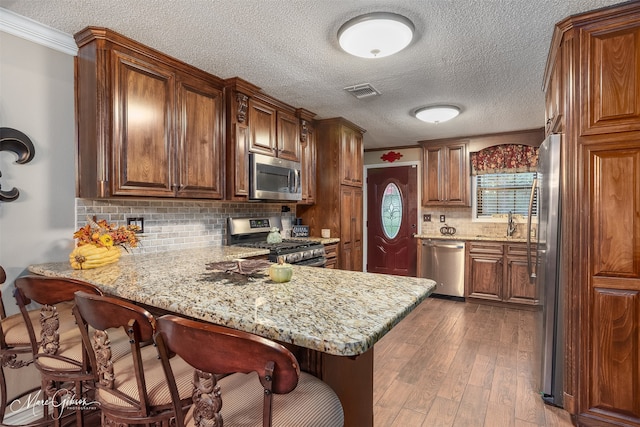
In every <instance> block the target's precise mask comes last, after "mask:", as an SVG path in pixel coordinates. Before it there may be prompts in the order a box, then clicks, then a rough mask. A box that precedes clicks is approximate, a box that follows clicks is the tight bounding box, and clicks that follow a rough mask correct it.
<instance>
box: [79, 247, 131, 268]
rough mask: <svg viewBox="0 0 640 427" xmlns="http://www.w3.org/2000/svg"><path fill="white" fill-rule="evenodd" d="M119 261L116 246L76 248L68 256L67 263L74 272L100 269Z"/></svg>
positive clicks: (118, 249) (118, 252)
mask: <svg viewBox="0 0 640 427" xmlns="http://www.w3.org/2000/svg"><path fill="white" fill-rule="evenodd" d="M119 259H120V248H119V247H118V246H107V247H99V246H95V245H90V244H89V245H82V246H78V247H77V248H75V249H74V250H73V252H71V254H69V262H70V263H71V267H72V268H73V269H74V270H88V269H90V268H97V267H102V266H103V265H107V264H111V263H114V262H116V261H118V260H119Z"/></svg>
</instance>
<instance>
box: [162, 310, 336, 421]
mask: <svg viewBox="0 0 640 427" xmlns="http://www.w3.org/2000/svg"><path fill="white" fill-rule="evenodd" d="M156 344H157V345H158V351H159V353H160V356H161V359H162V362H163V365H164V368H165V372H166V375H167V379H168V381H169V384H170V386H171V389H172V394H173V395H174V396H177V394H178V392H177V387H176V382H175V381H174V380H173V377H174V375H175V373H174V372H172V371H173V367H172V366H171V364H170V363H169V361H170V360H171V359H172V357H176V356H174V355H177V356H181V357H182V358H183V359H184V360H185V361H186V362H187V363H189V364H190V365H191V366H193V368H194V373H193V406H192V407H191V409H190V410H189V412H188V413H187V415H186V417H184V418H183V417H182V415H181V413H180V411H178V410H176V411H175V412H176V415H177V418H176V426H177V427H183V426H185V425H187V426H203V425H222V424H223V423H224V425H227V426H234V427H237V426H240V427H257V426H263V427H270V426H272V425H273V426H283V427H293V426H295V427H342V426H343V425H344V412H343V409H342V405H341V403H340V399H339V398H338V397H337V395H336V394H335V392H334V391H333V390H332V389H331V388H330V387H329V386H328V385H327V384H326V383H324V382H322V381H321V380H320V379H318V378H315V377H313V376H311V375H309V374H306V373H304V372H300V367H299V365H298V361H297V360H296V358H295V356H294V355H293V354H292V353H291V352H290V351H289V350H287V349H286V348H285V347H284V346H282V345H280V344H278V343H275V342H273V341H271V340H268V339H266V338H263V337H260V336H257V335H254V334H250V333H247V332H243V331H238V330H235V329H229V328H225V327H222V326H218V325H214V324H211V323H206V322H200V321H194V320H189V319H185V318H181V317H178V316H173V315H165V316H162V317H160V318H158V319H157V333H156ZM177 400H178V399H177V397H176V398H174V401H177Z"/></svg>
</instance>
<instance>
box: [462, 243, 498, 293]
mask: <svg viewBox="0 0 640 427" xmlns="http://www.w3.org/2000/svg"><path fill="white" fill-rule="evenodd" d="M503 246H504V245H502V244H501V243H487V242H468V243H467V245H466V246H465V247H466V251H467V256H466V258H467V262H466V263H465V265H466V266H467V273H466V278H467V284H466V288H467V292H466V296H467V297H471V298H481V299H485V300H492V301H502V273H503V270H504V268H503V263H504V260H503V258H504V257H503Z"/></svg>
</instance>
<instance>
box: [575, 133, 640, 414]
mask: <svg viewBox="0 0 640 427" xmlns="http://www.w3.org/2000/svg"><path fill="white" fill-rule="evenodd" d="M623 138H624V139H623ZM616 145H618V148H617V149H616V147H615V146H616ZM624 147H627V148H624ZM585 151H586V153H585V155H584V158H583V165H584V172H583V174H584V175H583V177H582V179H583V180H584V182H585V183H588V184H587V185H588V188H586V189H585V193H584V198H585V199H586V200H585V204H586V206H587V207H588V209H585V213H584V216H583V218H584V221H583V224H584V232H585V234H586V235H587V238H585V239H584V240H582V241H583V242H588V243H585V245H587V248H588V251H587V260H586V261H587V262H586V265H587V266H588V268H585V269H584V272H585V273H584V275H585V282H586V283H585V287H584V288H583V289H581V292H584V295H585V297H584V298H585V303H586V304H587V306H586V307H585V308H584V310H585V312H586V311H587V310H588V314H589V317H588V318H586V317H585V321H584V323H582V324H581V330H582V335H581V339H582V340H584V344H583V345H584V347H583V348H584V349H588V350H589V351H584V352H583V353H582V360H581V364H582V366H584V367H585V369H584V371H583V372H584V373H583V375H584V377H583V378H584V379H585V383H584V385H583V387H584V389H585V390H588V392H585V393H584V395H583V399H584V400H585V402H584V404H583V407H584V408H585V409H587V410H588V412H589V413H592V414H598V415H600V416H606V417H612V418H614V419H616V420H618V421H619V424H625V423H628V424H627V425H640V401H639V399H638V397H639V396H640V395H639V394H638V386H639V385H640V371H639V370H638V367H639V366H640V351H639V349H640V185H639V183H640V134H638V133H634V134H631V135H627V136H626V137H623V135H620V137H619V138H618V139H617V140H616V139H613V138H612V139H609V140H607V141H601V142H599V143H597V144H596V143H592V144H591V145H590V146H588V147H587V148H586V149H585Z"/></svg>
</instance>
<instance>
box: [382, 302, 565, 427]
mask: <svg viewBox="0 0 640 427" xmlns="http://www.w3.org/2000/svg"><path fill="white" fill-rule="evenodd" d="M535 317H536V315H535V313H534V312H532V311H525V310H517V309H511V308H502V307H493V306H488V305H481V304H475V303H464V302H457V301H451V300H444V299H437V298H429V299H427V300H425V301H424V302H423V303H422V304H421V305H420V306H419V307H418V308H416V309H415V310H414V311H413V312H411V313H410V315H409V316H407V317H406V318H405V319H403V320H402V321H401V322H400V323H399V324H398V325H397V326H396V327H395V328H393V329H392V330H391V332H389V333H388V334H387V335H386V336H385V337H383V338H382V340H380V341H379V342H378V343H377V344H376V347H375V360H374V424H375V427H383V426H384V427H389V426H392V427H395V426H397V427H436V426H442V427H446V426H453V427H467V426H486V427H509V426H513V427H533V426H541V427H569V426H571V425H572V423H571V420H570V418H569V414H568V413H567V412H566V411H563V410H561V409H558V408H554V407H550V406H548V405H545V404H544V403H542V400H541V398H540V396H539V395H538V393H537V391H536V390H537V385H536V383H535V382H536V378H537V376H538V374H537V370H538V363H537V361H536V355H537V354H539V353H540V351H539V350H537V349H535V348H534V346H535V344H534V332H535V329H534V321H535Z"/></svg>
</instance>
